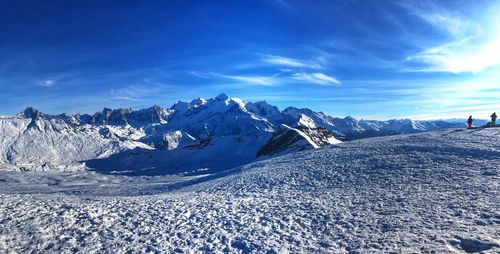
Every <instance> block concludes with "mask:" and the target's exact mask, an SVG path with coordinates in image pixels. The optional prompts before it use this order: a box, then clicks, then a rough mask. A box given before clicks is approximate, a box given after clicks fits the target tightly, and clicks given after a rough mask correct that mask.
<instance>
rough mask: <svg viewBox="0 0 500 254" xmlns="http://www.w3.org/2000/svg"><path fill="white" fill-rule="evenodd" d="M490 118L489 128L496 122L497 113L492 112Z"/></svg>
mask: <svg viewBox="0 0 500 254" xmlns="http://www.w3.org/2000/svg"><path fill="white" fill-rule="evenodd" d="M490 117H491V126H494V125H495V124H496V120H497V113H496V112H493V115H491V116H490Z"/></svg>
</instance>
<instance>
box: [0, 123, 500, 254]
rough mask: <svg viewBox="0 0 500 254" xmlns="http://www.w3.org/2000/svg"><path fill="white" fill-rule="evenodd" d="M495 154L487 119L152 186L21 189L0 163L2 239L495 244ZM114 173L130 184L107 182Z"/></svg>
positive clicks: (239, 249) (96, 183) (66, 243)
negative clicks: (483, 124)
mask: <svg viewBox="0 0 500 254" xmlns="http://www.w3.org/2000/svg"><path fill="white" fill-rule="evenodd" d="M499 165H500V130H498V129H493V128H492V129H481V130H460V131H441V132H432V133H424V134H414V135H403V136H392V137H382V138H372V139H365V140H358V141H351V142H345V143H343V144H339V145H334V146H331V147H327V148H324V149H317V150H312V151H304V152H298V153H293V154H289V155H285V156H281V157H276V158H272V159H269V160H265V161H259V162H256V163H253V164H249V165H246V166H243V167H240V168H236V169H233V170H229V171H226V172H223V173H219V174H216V175H212V176H210V177H207V178H203V177H200V178H198V179H196V180H195V181H193V179H192V178H190V179H188V180H185V181H184V182H182V181H183V178H182V177H177V176H175V177H174V178H172V179H171V180H168V179H169V178H168V177H166V178H165V179H163V180H162V178H154V181H156V184H158V185H161V184H162V181H165V182H166V183H163V184H164V185H165V186H163V187H162V188H161V190H163V192H160V194H158V191H157V189H156V190H155V191H151V192H150V193H148V192H147V190H148V189H150V188H152V186H153V185H152V184H151V183H150V182H149V181H146V180H144V179H143V178H137V177H135V178H134V177H123V178H120V177H114V176H109V175H102V176H100V175H92V177H90V176H89V177H87V178H89V179H94V178H95V177H97V178H99V177H103V178H106V179H104V180H99V179H98V180H95V179H94V180H93V181H90V180H89V181H88V182H85V179H86V178H85V177H82V179H81V180H79V182H81V184H82V187H80V188H82V189H86V188H87V189H92V191H84V192H82V193H78V192H75V191H74V190H75V189H74V188H75V186H74V185H72V187H71V191H65V190H66V189H67V187H65V186H64V185H63V184H62V182H60V181H59V182H57V181H55V182H53V184H51V185H45V186H44V187H43V188H42V187H40V188H39V189H36V191H33V192H31V193H30V191H29V190H30V189H29V188H23V187H22V186H21V185H22V183H19V182H16V183H15V184H13V182H15V181H14V180H13V179H17V178H16V177H15V176H12V175H10V176H8V177H6V175H4V174H6V173H4V172H2V174H1V175H0V176H1V177H0V181H1V182H2V185H3V186H7V187H3V188H1V189H0V192H1V193H2V194H0V199H1V200H2V202H1V204H0V250H5V252H30V251H33V250H41V251H43V252H57V253H59V252H69V251H72V252H81V253H94V252H100V253H102V252H104V253H125V252H132V253H144V252H151V253H155V252H162V253H164V252H166V253H171V252H174V253H200V252H202V253H203V252H204V253H475V252H477V253H479V252H482V253H498V252H499V251H500V205H499V204H500V195H499V190H500V166H499ZM16 174H22V172H18V173H16ZM23 176H26V178H25V179H24V181H25V182H24V184H26V185H30V180H29V179H30V175H29V174H27V175H23ZM37 176H38V178H37V177H32V179H35V180H33V183H35V182H36V181H37V180H36V179H38V181H40V177H39V175H37ZM42 178H43V177H42ZM65 178H70V175H69V176H63V177H61V179H65ZM120 179H122V180H120ZM209 179H211V180H209ZM205 180H206V181H205ZM112 181H118V183H117V184H118V185H124V186H125V187H126V186H129V188H115V190H114V191H106V190H107V189H108V188H109V184H110V183H109V182H112ZM41 182H42V183H43V182H44V180H43V179H42V180H41ZM179 183H181V184H179ZM102 185H103V186H102ZM8 186H11V187H12V188H10V190H9V191H7V190H8V189H9V188H8ZM85 186H87V187H85ZM153 189H154V188H153ZM20 190H22V191H20ZM137 190H140V191H137ZM101 191H102V192H103V193H104V194H106V195H99V192H101ZM16 192H17V193H16ZM21 193H22V194H21ZM38 193H41V194H38ZM137 193H142V194H143V195H137ZM144 194H146V195H144ZM151 194H154V195H151ZM0 252H1V251H0Z"/></svg>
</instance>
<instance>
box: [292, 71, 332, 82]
mask: <svg viewBox="0 0 500 254" xmlns="http://www.w3.org/2000/svg"><path fill="white" fill-rule="evenodd" d="M292 78H293V79H295V80H301V81H306V82H310V83H315V84H319V85H340V81H338V80H337V79H336V78H334V77H330V76H328V75H325V74H323V73H319V72H316V73H304V72H300V73H295V74H293V75H292Z"/></svg>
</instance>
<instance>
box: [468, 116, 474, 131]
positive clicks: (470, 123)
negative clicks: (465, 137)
mask: <svg viewBox="0 0 500 254" xmlns="http://www.w3.org/2000/svg"><path fill="white" fill-rule="evenodd" d="M473 121H474V120H472V116H469V119H467V123H468V124H469V126H468V127H467V129H472V122H473Z"/></svg>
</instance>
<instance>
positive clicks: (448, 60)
mask: <svg viewBox="0 0 500 254" xmlns="http://www.w3.org/2000/svg"><path fill="white" fill-rule="evenodd" d="M409 8H412V10H411V12H412V13H413V14H414V15H415V16H417V17H418V18H420V19H421V20H422V21H424V22H425V23H427V24H429V25H431V26H432V27H434V28H435V29H436V30H438V31H441V32H444V34H445V35H447V37H448V38H449V39H448V40H446V41H444V42H442V43H441V44H438V45H437V46H433V47H428V48H426V49H424V50H423V51H421V52H419V53H417V54H416V55H413V56H410V57H408V60H409V61H411V62H417V63H421V64H423V66H422V67H419V68H416V69H411V70H412V71H419V72H450V73H455V74H458V73H467V72H472V73H478V72H481V71H483V70H485V69H487V68H490V67H495V66H500V34H499V33H498V31H500V16H498V15H495V13H497V11H498V10H500V5H497V6H493V7H490V8H489V9H488V11H486V12H485V16H486V18H485V19H483V20H478V19H473V18H470V17H469V18H466V17H464V16H462V15H460V14H457V13H454V12H451V11H447V10H443V9H439V8H438V7H435V6H434V7H432V8H431V12H430V13H429V11H428V10H422V9H418V8H415V7H409Z"/></svg>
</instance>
